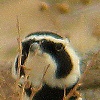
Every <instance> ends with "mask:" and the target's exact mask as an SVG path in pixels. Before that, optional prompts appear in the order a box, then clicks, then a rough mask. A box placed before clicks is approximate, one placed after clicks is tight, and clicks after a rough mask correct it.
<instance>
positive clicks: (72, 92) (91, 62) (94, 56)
mask: <svg viewBox="0 0 100 100" xmlns="http://www.w3.org/2000/svg"><path fill="white" fill-rule="evenodd" d="M99 53H100V50H98V51H97V52H96V53H95V54H94V55H93V57H92V59H91V61H90V62H89V63H88V64H87V66H86V69H85V71H84V73H83V75H82V76H81V78H80V79H79V81H78V83H77V84H76V85H75V87H74V88H73V89H72V90H71V91H70V92H69V94H68V95H67V100H68V99H69V98H70V97H71V96H73V95H76V96H78V97H79V96H80V94H79V93H77V88H78V87H79V86H80V85H81V83H82V81H83V79H84V78H85V77H86V75H87V73H88V71H89V69H90V68H91V67H92V66H93V65H94V64H95V61H96V59H97V56H98V55H99Z"/></svg>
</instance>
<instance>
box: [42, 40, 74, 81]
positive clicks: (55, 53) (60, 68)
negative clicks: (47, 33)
mask: <svg viewBox="0 0 100 100" xmlns="http://www.w3.org/2000/svg"><path fill="white" fill-rule="evenodd" d="M41 48H42V50H43V52H46V53H48V54H49V55H50V56H51V57H52V58H53V60H54V62H56V65H57V70H56V72H55V73H56V78H58V79H59V78H64V77H66V76H67V75H68V74H69V73H70V71H71V70H72V67H73V65H72V62H71V58H70V56H69V54H68V53H67V52H66V51H65V47H64V45H63V44H61V43H54V42H52V41H47V40H43V41H42V43H41Z"/></svg>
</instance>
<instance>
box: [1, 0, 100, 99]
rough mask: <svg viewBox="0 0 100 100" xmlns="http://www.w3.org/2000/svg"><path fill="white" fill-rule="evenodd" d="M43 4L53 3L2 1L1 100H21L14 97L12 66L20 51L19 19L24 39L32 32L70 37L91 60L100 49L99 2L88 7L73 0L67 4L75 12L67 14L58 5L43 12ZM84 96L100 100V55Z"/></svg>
mask: <svg viewBox="0 0 100 100" xmlns="http://www.w3.org/2000/svg"><path fill="white" fill-rule="evenodd" d="M41 1H46V2H47V3H49V2H48V0H35V1H34V2H33V0H7V1H5V0H2V1H1V0H0V88H1V89H0V100H14V99H15V100H18V98H17V97H18V95H17V94H14V92H15V89H14V88H15V86H14V83H15V80H14V79H13V78H12V76H11V67H12V65H13V61H14V57H15V55H16V54H17V52H18V50H17V48H18V46H17V37H18V34H17V33H18V32H17V28H16V23H17V22H16V17H17V16H18V18H19V26H20V34H21V37H22V39H23V37H24V36H26V35H27V34H29V33H31V32H35V31H52V32H56V33H58V34H60V35H62V36H63V37H69V38H70V40H71V43H72V45H73V46H74V48H75V49H76V50H77V51H78V53H79V54H80V56H81V57H82V58H84V57H85V58H91V55H90V54H89V53H90V51H91V52H95V51H97V50H98V49H100V10H99V9H100V1H99V0H95V1H94V0H93V2H92V3H91V4H88V5H82V4H81V3H80V2H79V0H74V2H73V0H71V2H67V3H69V7H70V9H71V10H70V11H69V12H68V13H65V14H61V12H60V11H59V10H58V9H57V7H56V6H54V5H51V6H50V7H47V8H46V9H47V10H44V11H41V10H40V7H41ZM65 1H66V0H64V2H65ZM76 1H77V2H78V3H77V4H75V2H76ZM72 2H73V4H72ZM51 4H52V3H51ZM87 53H88V55H86V54H87ZM85 62H87V59H86V60H85ZM82 93H83V94H84V97H85V98H86V100H100V95H99V93H100V56H98V61H97V64H96V65H95V66H94V67H93V68H92V69H91V70H90V73H89V74H88V75H87V77H86V80H85V81H84V85H83V86H82Z"/></svg>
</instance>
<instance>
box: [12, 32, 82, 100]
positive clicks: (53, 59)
mask: <svg viewBox="0 0 100 100" xmlns="http://www.w3.org/2000/svg"><path fill="white" fill-rule="evenodd" d="M18 57H19V56H18V55H17V57H15V61H14V66H13V68H12V75H13V77H14V78H15V79H16V78H17V77H18ZM21 65H24V66H26V67H27V68H28V69H31V70H30V72H29V77H28V80H29V81H30V82H31V85H30V87H29V88H26V89H25V93H26V97H27V98H29V97H30V96H31V94H32V90H31V87H39V85H40V84H41V80H42V78H43V75H44V70H45V69H46V68H47V67H48V68H47V70H46V73H45V76H44V78H43V81H42V87H41V89H40V90H39V91H38V92H37V93H36V94H35V95H34V96H33V97H32V100H62V99H63V95H64V87H65V86H66V87H67V88H66V95H67V94H68V93H69V92H70V90H71V89H73V87H74V86H75V85H76V84H77V82H78V80H79V79H80V76H81V73H80V57H79V55H78V53H77V52H76V51H75V50H74V48H73V47H72V45H71V43H70V41H69V39H68V38H64V37H62V36H60V35H58V34H57V33H54V32H49V31H39V32H33V33H31V34H29V35H27V36H26V37H25V38H24V39H23V40H22V57H21ZM22 76H23V77H24V76H25V70H24V69H23V68H22V67H21V69H20V77H22ZM20 80H21V79H20ZM21 82H23V80H21ZM75 99H76V97H74V96H73V97H71V98H70V100H75ZM25 100H28V99H25Z"/></svg>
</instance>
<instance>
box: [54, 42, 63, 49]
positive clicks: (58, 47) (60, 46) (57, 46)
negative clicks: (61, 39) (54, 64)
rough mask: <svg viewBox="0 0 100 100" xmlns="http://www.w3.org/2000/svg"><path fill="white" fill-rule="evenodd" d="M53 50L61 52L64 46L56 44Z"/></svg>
mask: <svg viewBox="0 0 100 100" xmlns="http://www.w3.org/2000/svg"><path fill="white" fill-rule="evenodd" d="M55 49H56V50H57V51H61V50H63V49H64V46H63V45H62V44H61V43H59V44H56V46H55Z"/></svg>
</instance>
